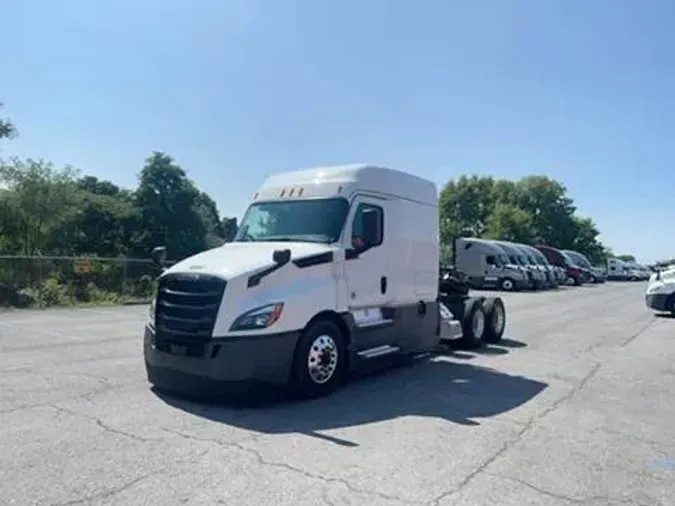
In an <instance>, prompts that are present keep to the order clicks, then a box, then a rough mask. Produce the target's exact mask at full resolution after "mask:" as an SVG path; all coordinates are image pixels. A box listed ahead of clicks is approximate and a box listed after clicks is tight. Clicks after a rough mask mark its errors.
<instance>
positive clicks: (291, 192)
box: [288, 188, 295, 197]
mask: <svg viewBox="0 0 675 506" xmlns="http://www.w3.org/2000/svg"><path fill="white" fill-rule="evenodd" d="M294 191H295V188H291V191H289V192H288V196H289V197H292V196H293V192H294Z"/></svg>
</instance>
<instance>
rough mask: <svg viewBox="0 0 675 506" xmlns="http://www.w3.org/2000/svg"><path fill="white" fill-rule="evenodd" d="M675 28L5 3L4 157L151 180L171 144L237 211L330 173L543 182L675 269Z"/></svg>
mask: <svg viewBox="0 0 675 506" xmlns="http://www.w3.org/2000/svg"><path fill="white" fill-rule="evenodd" d="M674 19H675V2H672V1H669V0H662V1H657V0H645V1H642V2H639V1H637V0H631V1H628V0H593V1H589V0H557V1H554V0H529V1H525V0H491V1H487V0H485V1H480V0H473V1H465V2H455V1H452V0H418V1H415V2H412V1H403V0H388V1H387V0H360V1H359V0H342V1H340V2H328V1H321V0H196V1H195V2H194V3H189V2H179V1H177V0H142V1H138V0H136V1H131V0H96V1H91V0H60V1H58V2H56V1H46V0H23V1H21V2H5V4H4V5H3V7H2V10H1V14H0V23H1V25H0V26H2V33H3V46H4V48H3V49H4V50H3V54H2V61H1V62H0V101H3V102H5V109H6V112H7V113H8V114H10V115H11V116H12V117H13V118H14V120H15V122H16V123H17V124H18V126H19V127H20V130H21V136H20V137H19V138H18V139H16V140H14V141H12V142H11V143H9V144H6V145H4V147H3V153H4V155H10V154H18V155H20V156H32V157H34V158H46V159H50V160H52V161H54V162H55V163H57V164H59V165H62V164H67V163H69V164H72V165H74V166H76V167H77V168H80V169H81V170H83V171H86V172H89V173H92V174H95V175H97V176H99V177H102V178H107V179H111V180H112V181H114V182H116V183H118V184H121V185H124V186H128V187H132V186H134V185H135V182H136V174H137V173H138V171H139V170H140V168H141V167H142V165H143V161H144V159H145V158H146V157H147V155H148V154H149V153H150V152H151V151H152V150H165V151H167V152H168V153H169V154H171V155H172V156H173V157H174V158H176V160H177V162H178V163H180V164H181V166H182V167H183V168H184V169H186V170H187V171H188V173H189V175H190V177H191V178H192V179H194V180H195V181H196V182H197V184H198V185H199V186H200V187H201V188H203V189H204V190H206V191H207V192H209V193H210V194H211V195H212V196H213V198H214V199H215V200H216V202H217V203H218V205H219V207H220V210H221V212H222V214H224V215H229V216H241V214H242V212H243V210H244V208H245V206H246V205H247V201H248V199H249V198H250V196H251V195H252V194H253V193H254V192H255V189H256V187H257V186H258V185H259V184H260V183H261V182H262V181H263V179H264V178H265V177H266V176H267V175H269V174H271V173H273V172H278V171H283V170H288V169H295V168H304V167H308V166H313V165H326V164H339V163H352V162H371V163H378V164H385V165H390V166H394V167H397V168H402V169H405V170H408V171H411V172H415V173H417V174H420V175H422V176H426V177H428V178H430V179H432V180H434V181H435V182H436V183H437V184H439V185H442V184H443V183H444V182H445V181H446V180H447V179H449V178H454V177H457V176H458V175H460V174H462V173H467V172H470V173H481V174H492V175H494V176H499V177H506V178H516V177H519V176H523V175H526V174H532V173H541V174H547V175H550V176H552V177H555V178H558V179H560V180H561V181H563V182H564V183H565V184H566V185H567V186H568V188H569V191H570V194H571V196H572V197H573V198H574V199H575V201H576V203H577V205H578V207H579V209H580V212H582V213H583V214H585V215H588V216H591V217H592V218H593V219H594V220H595V221H596V222H597V224H598V226H599V228H600V229H601V231H602V233H603V239H604V240H605V242H606V243H607V244H608V245H610V246H611V247H612V248H613V249H614V250H615V252H617V253H633V254H635V255H637V256H638V259H639V260H642V261H652V260H655V259H658V258H663V257H673V256H675V235H674V234H673V233H672V225H671V226H670V227H669V226H668V225H667V223H668V222H670V223H672V220H673V217H675V198H673V196H674V195H675V192H674V188H675V171H674V170H673V165H672V163H671V161H670V157H671V156H672V155H671V153H672V140H673V139H674V138H675V58H674V57H673V54H675V31H673V30H672V24H673V20H674ZM667 228H670V233H669V234H668V233H666V229H667Z"/></svg>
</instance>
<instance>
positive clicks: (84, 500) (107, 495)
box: [52, 471, 160, 506]
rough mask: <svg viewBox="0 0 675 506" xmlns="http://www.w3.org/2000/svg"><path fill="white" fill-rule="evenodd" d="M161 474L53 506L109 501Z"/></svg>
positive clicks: (156, 472) (141, 477)
mask: <svg viewBox="0 0 675 506" xmlns="http://www.w3.org/2000/svg"><path fill="white" fill-rule="evenodd" d="M158 474H160V471H151V472H149V473H145V474H142V475H141V476H139V477H137V478H134V479H133V480H131V481H129V482H127V483H125V484H124V485H121V486H119V487H117V488H113V489H110V490H106V491H105V492H101V493H99V494H92V495H88V496H86V497H81V498H79V499H73V500H71V501H66V502H59V503H54V504H52V506H74V505H76V504H84V503H87V502H90V501H95V500H97V499H108V498H110V497H112V496H115V495H117V494H121V493H122V492H124V491H125V490H128V489H130V488H131V487H133V486H134V485H137V484H138V483H140V482H142V481H143V480H147V479H148V478H150V477H152V476H155V475H158Z"/></svg>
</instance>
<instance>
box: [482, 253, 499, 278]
mask: <svg viewBox="0 0 675 506" xmlns="http://www.w3.org/2000/svg"><path fill="white" fill-rule="evenodd" d="M500 274H501V273H500V271H499V268H498V267H497V257H496V256H495V255H486V256H485V278H484V279H485V284H486V285H497V283H498V282H499V277H500Z"/></svg>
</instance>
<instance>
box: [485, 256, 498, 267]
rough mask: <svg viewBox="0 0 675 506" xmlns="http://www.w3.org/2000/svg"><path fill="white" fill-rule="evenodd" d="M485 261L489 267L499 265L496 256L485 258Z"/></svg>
mask: <svg viewBox="0 0 675 506" xmlns="http://www.w3.org/2000/svg"><path fill="white" fill-rule="evenodd" d="M485 261H486V262H487V264H488V265H497V259H496V258H495V257H494V255H488V256H487V257H485Z"/></svg>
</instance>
